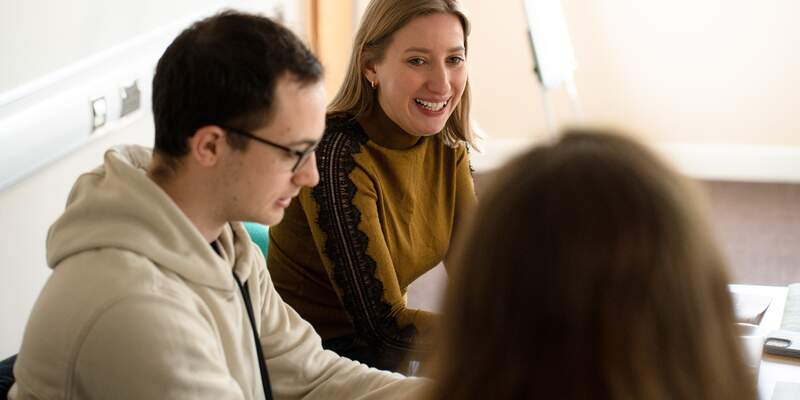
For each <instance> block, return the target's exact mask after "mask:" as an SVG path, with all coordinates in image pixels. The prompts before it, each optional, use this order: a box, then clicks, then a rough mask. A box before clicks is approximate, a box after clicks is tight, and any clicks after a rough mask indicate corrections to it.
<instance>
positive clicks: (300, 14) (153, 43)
mask: <svg viewBox="0 0 800 400" xmlns="http://www.w3.org/2000/svg"><path fill="white" fill-rule="evenodd" d="M116 2H118V3H120V4H118V5H119V6H120V7H119V8H114V7H109V4H107V3H108V2H107V1H100V0H83V2H79V3H80V4H76V2H68V4H67V3H64V5H63V6H62V5H61V3H60V2H47V1H44V0H39V1H37V2H36V4H37V5H38V6H37V7H34V8H33V9H31V8H29V6H28V5H23V4H22V3H20V2H2V5H0V20H3V21H6V22H8V21H16V20H18V19H22V17H21V15H22V14H16V15H13V14H12V15H9V14H4V13H5V12H11V11H13V12H17V13H20V12H22V11H24V10H27V11H28V12H35V11H34V10H36V9H41V8H42V7H45V6H49V7H50V8H51V9H50V12H49V13H48V15H53V14H56V15H58V16H59V17H60V18H65V17H64V16H67V17H66V19H67V20H68V21H67V22H68V24H69V25H70V26H84V25H86V24H90V23H91V20H85V19H84V18H88V17H89V16H91V17H92V18H94V17H97V16H98V15H109V14H102V13H100V14H96V13H90V12H88V9H90V8H91V7H89V6H91V5H99V6H101V7H102V9H103V10H105V12H106V13H114V12H115V11H114V10H119V11H120V12H124V14H120V15H123V16H124V15H127V16H128V17H133V16H134V15H135V16H136V18H137V19H143V20H148V21H150V20H149V19H148V18H149V17H152V20H157V21H161V22H162V23H160V24H149V22H148V23H144V24H143V25H141V26H140V28H143V29H144V30H139V31H136V29H134V31H136V32H137V34H140V33H141V34H144V35H145V36H147V35H148V34H150V33H153V32H156V31H158V32H159V34H156V35H150V36H149V37H147V38H145V39H144V40H138V41H136V43H134V45H130V43H129V42H124V41H123V43H119V42H115V41H111V42H107V43H106V46H107V48H105V47H102V46H101V47H99V48H94V47H91V46H90V47H89V48H88V49H87V48H86V47H81V46H77V47H75V46H74V43H71V41H72V40H74V38H73V37H71V36H69V35H66V36H65V35H60V34H58V32H50V31H48V30H47V26H48V25H47V24H40V25H38V28H37V30H34V31H32V32H33V33H32V34H35V35H39V36H40V39H41V38H46V41H48V42H50V44H48V46H45V47H48V48H60V47H62V46H63V47H65V48H74V49H78V50H75V51H76V53H60V54H51V56H54V57H50V58H47V57H44V55H43V54H38V53H39V52H40V51H42V49H41V48H40V47H41V46H37V45H36V43H37V40H31V41H30V42H29V43H28V46H27V47H24V48H23V47H19V46H16V45H14V46H16V47H13V48H7V49H3V48H2V46H3V45H4V44H8V43H9V42H8V41H5V40H0V58H2V59H3V60H4V61H3V62H2V63H0V65H2V67H0V68H2V69H3V72H4V73H5V72H8V73H9V74H11V75H10V76H11V78H9V75H5V74H4V75H3V81H2V86H0V99H6V101H5V102H2V101H0V126H2V127H8V126H14V127H20V126H33V127H36V126H39V125H42V124H37V123H36V122H37V120H34V121H32V122H31V121H22V122H19V121H17V120H19V119H21V118H20V115H22V114H23V113H25V111H26V110H30V109H32V108H33V109H36V110H37V114H35V115H32V117H31V118H34V119H35V118H38V121H39V122H42V123H46V124H49V126H53V128H52V132H50V134H52V135H53V136H58V135H59V133H60V132H58V130H59V120H58V119H56V118H55V117H53V116H54V115H58V114H59V113H60V112H61V108H60V107H62V106H63V107H69V106H70V105H69V104H66V105H58V104H53V103H43V101H44V100H42V99H47V98H52V97H58V96H60V95H61V94H63V93H66V92H69V93H73V92H75V91H78V92H79V94H80V93H82V92H80V91H81V90H83V88H85V87H95V86H97V85H105V84H106V83H108V82H111V83H112V84H113V83H114V82H116V81H115V80H113V79H112V80H107V79H106V76H107V75H108V74H111V75H113V76H126V75H130V74H133V75H135V76H137V77H139V78H140V79H141V82H140V83H141V86H142V88H143V98H142V106H141V109H140V111H138V112H136V113H134V114H131V115H130V116H128V117H126V118H124V119H116V120H113V121H111V122H110V123H109V124H108V125H107V126H106V127H104V128H101V129H100V130H99V131H97V132H96V133H95V134H94V135H92V136H91V137H89V136H88V133H87V134H86V138H85V139H84V140H83V141H82V143H79V145H80V146H79V148H78V149H77V150H74V151H71V152H69V153H68V154H67V155H66V156H63V157H60V158H58V159H57V160H55V161H53V162H51V163H50V164H48V165H47V167H46V168H43V169H38V170H36V172H34V173H32V174H30V175H28V176H27V177H26V178H24V179H22V180H20V181H18V182H17V183H15V184H13V185H12V186H9V187H6V188H2V189H0V222H2V226H3V227H4V228H5V230H4V231H3V232H0V254H2V255H3V256H2V261H0V303H2V304H3V307H2V311H0V312H2V315H1V316H0V321H2V322H0V359H2V358H5V357H6V356H8V355H11V354H13V353H16V352H17V350H18V348H19V345H20V342H21V339H22V335H23V331H24V328H25V323H26V321H27V319H28V315H29V313H30V310H31V308H32V306H33V303H34V301H35V300H36V298H37V297H38V293H39V291H40V289H41V287H42V286H43V285H44V283H45V281H46V279H47V277H48V276H49V274H50V270H49V268H48V267H47V264H46V260H45V238H46V235H47V229H48V228H49V226H50V224H51V223H52V222H53V221H54V220H55V219H56V218H57V217H58V216H59V215H60V213H61V212H62V211H63V207H64V203H65V201H66V198H67V195H68V193H69V190H70V188H71V186H72V184H73V182H74V181H75V179H76V178H77V177H78V176H79V175H80V174H81V173H83V172H85V171H88V170H90V169H92V168H94V167H96V166H97V165H99V164H100V163H101V162H102V155H103V153H104V152H105V150H106V149H107V148H108V147H110V146H112V145H114V144H119V143H136V144H144V145H152V142H153V124H152V113H151V112H150V102H149V100H150V95H149V93H150V92H149V86H150V79H151V76H150V74H151V71H152V69H153V68H154V66H155V62H156V60H157V58H158V56H159V55H160V54H161V52H162V51H163V47H164V46H165V45H166V44H167V43H169V41H171V39H172V37H174V35H175V34H176V33H177V32H178V31H179V30H180V29H182V28H183V27H185V26H188V23H189V22H190V19H191V18H192V16H194V15H195V14H202V15H206V14H209V13H211V12H212V11H213V9H216V8H218V7H219V6H221V5H226V6H229V7H234V8H238V9H244V10H249V11H256V12H263V13H266V14H270V15H274V13H275V12H280V13H281V14H282V15H283V17H284V19H285V20H286V22H287V24H288V25H289V26H290V27H292V28H293V29H295V31H296V32H299V33H300V34H301V36H304V35H305V25H304V24H305V17H304V13H305V9H304V7H305V3H304V2H300V1H296V0H227V1H225V0H206V1H205V2H203V3H198V2H194V1H188V0H187V1H183V2H167V3H164V2H161V1H158V0H147V1H144V2H141V1H140V2H136V4H137V6H136V7H134V6H131V4H133V3H131V2H127V1H124V0H116ZM43 3H47V4H43ZM56 3H58V4H56ZM84 3H86V4H84ZM58 7H62V8H64V10H61V11H63V12H62V13H57V12H54V10H53V8H58ZM209 7H210V8H209ZM76 8H77V9H78V10H83V11H85V12H78V11H76ZM148 13H150V14H151V15H149V17H148ZM159 13H163V14H164V15H170V16H172V17H173V18H168V19H160V17H157V16H156V14H159ZM40 14H41V13H39V14H33V15H40ZM132 14H133V15H132ZM41 15H44V14H41ZM120 15H115V16H114V18H118V17H120ZM43 18H45V17H44V16H43ZM186 18H189V19H186ZM184 19H186V20H185V21H183V20H184ZM15 23H16V22H15ZM170 24H173V25H175V27H174V29H172V28H171V27H170V26H171V25H170ZM3 25H4V24H3V23H0V32H1V33H2V34H3V37H4V39H5V38H6V35H7V31H6V30H5V29H8V27H7V26H6V27H3ZM17 26H18V27H19V26H20V25H19V24H17ZM57 26H62V25H57ZM171 29H172V30H171ZM59 40H63V43H59ZM40 44H41V43H40ZM125 46H127V47H125ZM118 47H125V48H126V49H127V50H129V51H127V52H125V53H124V54H116V53H115V49H116V48H118ZM154 48H155V49H156V50H155V51H154ZM44 51H46V49H45V50H44ZM81 51H87V53H85V54H84V53H80V52H81ZM97 51H100V52H101V53H108V54H110V56H109V57H105V56H103V57H99V58H98V57H95V56H96V55H97ZM14 52H21V53H18V54H19V56H20V57H23V58H26V59H27V60H29V61H30V62H33V65H35V66H37V67H38V66H40V65H39V64H38V62H37V60H46V61H42V62H43V63H44V62H49V63H55V64H53V65H50V67H51V68H44V67H43V66H42V68H41V70H37V71H35V72H37V73H36V74H32V73H31V74H29V73H28V72H32V71H21V70H14V69H13V66H9V65H7V63H6V62H5V60H6V58H5V55H7V54H11V53H14ZM86 54H90V55H89V56H88V57H87V56H86ZM78 55H81V56H78ZM87 59H88V62H87ZM54 60H55V61H54ZM130 60H136V62H135V63H131V62H130ZM61 63H65V64H63V65H62V64H61ZM143 63H144V64H145V65H148V64H149V67H147V68H144V69H142V68H141V65H142V64H143ZM75 64H79V66H78V67H77V68H75V67H74V66H75ZM62 67H63V68H62ZM65 69H66V70H67V72H66V73H64V72H63V71H64V70H65ZM98 69H99V70H102V73H98V72H97V70H98ZM59 71H61V72H59ZM142 71H144V72H142ZM54 74H55V76H56V78H55V79H54V78H53V75H54ZM15 79H16V80H15ZM37 81H38V82H40V83H41V82H44V83H41V84H40V83H37ZM31 82H33V83H34V85H33V86H30V83H31ZM98 82H99V83H98ZM26 84H27V85H28V88H27V89H25V86H26ZM20 87H23V89H25V90H24V91H23V92H17V93H16V94H15V93H12V92H13V89H15V88H16V89H19V88H20ZM3 88H5V89H10V90H6V91H5V92H3ZM101 89H103V88H101ZM106 89H109V90H111V91H110V93H111V94H113V93H114V87H113V86H109V87H108V88H106ZM104 90H105V89H104ZM4 93H5V94H8V93H12V94H13V96H6V97H2V95H3V94H4ZM19 93H22V94H19ZM11 98H13V99H14V100H13V101H12V100H9V99H11ZM40 100H42V101H40ZM85 100H87V99H83V98H80V99H79V101H80V102H81V104H82V105H83V104H84V103H83V102H84V101H85ZM43 104H44V105H43ZM86 104H88V102H86ZM48 107H50V109H49V110H48V109H47V108H48ZM53 107H55V109H53ZM40 109H41V112H40ZM26 115H27V114H26ZM37 115H38V117H37ZM22 119H24V118H22ZM9 121H13V122H14V123H13V124H11V123H9ZM61 126H62V128H63V129H67V127H66V126H65V125H63V124H62V125H61ZM79 128H80V126H79ZM87 132H88V131H87ZM7 133H8V132H1V133H0V134H7ZM12 133H13V134H12V135H6V136H3V137H2V139H3V141H2V144H3V145H4V146H13V145H14V140H12V139H14V138H22V137H24V136H25V135H28V136H30V132H26V131H21V132H12ZM44 133H45V134H47V133H48V132H44ZM7 139H8V140H7ZM45 156H46V155H45V154H42V157H45ZM0 161H2V160H0ZM0 165H2V163H1V162H0ZM54 334H57V333H54Z"/></svg>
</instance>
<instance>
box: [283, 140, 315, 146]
mask: <svg viewBox="0 0 800 400" xmlns="http://www.w3.org/2000/svg"><path fill="white" fill-rule="evenodd" d="M315 143H317V141H316V140H311V139H305V140H298V141H295V142H292V143H289V144H287V145H286V147H297V146H300V145H302V144H304V145H306V146H311V145H313V144H315Z"/></svg>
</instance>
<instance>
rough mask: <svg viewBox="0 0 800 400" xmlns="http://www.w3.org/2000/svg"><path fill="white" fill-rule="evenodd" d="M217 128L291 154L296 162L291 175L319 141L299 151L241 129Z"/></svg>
mask: <svg viewBox="0 0 800 400" xmlns="http://www.w3.org/2000/svg"><path fill="white" fill-rule="evenodd" d="M217 126H219V127H220V128H222V130H224V131H226V132H230V133H235V134H237V135H239V136H244V137H246V138H250V139H253V140H255V141H256V142H259V143H261V144H265V145H267V146H272V147H274V148H276V149H281V150H283V151H285V152H287V153H289V154H291V155H292V156H295V157H297V161H296V162H295V163H294V167H292V172H293V173H294V172H297V170H298V169H299V168H300V167H301V166H303V164H305V162H306V161H308V156H310V155H311V154H313V153H314V151H315V150H316V149H317V146H319V141H317V142H315V143H312V144H311V145H309V146H308V148H307V149H305V150H302V151H300V150H295V149H292V148H289V147H286V146H284V145H281V144H278V143H275V142H272V141H269V140H267V139H264V138H260V137H258V136H256V135H254V134H252V133H250V132H248V131H245V130H243V129H239V128H233V127H230V126H225V125H217Z"/></svg>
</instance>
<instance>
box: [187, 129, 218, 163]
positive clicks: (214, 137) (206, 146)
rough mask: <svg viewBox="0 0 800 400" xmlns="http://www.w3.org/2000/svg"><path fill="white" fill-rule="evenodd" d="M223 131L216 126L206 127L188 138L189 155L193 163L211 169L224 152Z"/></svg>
mask: <svg viewBox="0 0 800 400" xmlns="http://www.w3.org/2000/svg"><path fill="white" fill-rule="evenodd" d="M225 140H226V139H225V131H223V130H222V128H220V127H218V126H216V125H206V126H203V127H201V128H199V129H197V131H195V133H194V135H193V136H192V137H190V138H189V154H190V155H191V157H192V158H193V159H195V161H196V162H197V163H198V164H200V165H202V166H204V167H212V166H214V165H216V164H217V162H218V161H219V159H220V156H221V152H223V151H225V146H227V142H225Z"/></svg>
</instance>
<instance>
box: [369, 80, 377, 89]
mask: <svg viewBox="0 0 800 400" xmlns="http://www.w3.org/2000/svg"><path fill="white" fill-rule="evenodd" d="M369 85H370V86H372V88H373V89H375V88H376V87H378V84H377V83H375V81H369Z"/></svg>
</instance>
